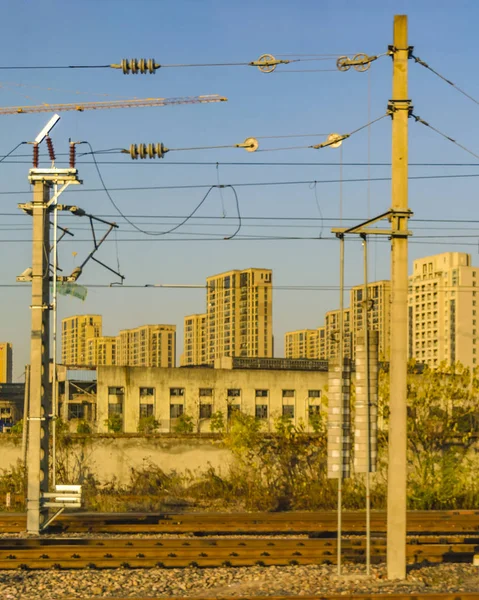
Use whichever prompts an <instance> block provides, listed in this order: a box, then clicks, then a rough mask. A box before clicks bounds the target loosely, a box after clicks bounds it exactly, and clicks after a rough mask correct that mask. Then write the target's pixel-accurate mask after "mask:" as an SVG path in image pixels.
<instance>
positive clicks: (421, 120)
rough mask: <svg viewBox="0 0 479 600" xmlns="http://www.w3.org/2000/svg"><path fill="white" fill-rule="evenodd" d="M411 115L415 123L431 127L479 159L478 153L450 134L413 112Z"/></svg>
mask: <svg viewBox="0 0 479 600" xmlns="http://www.w3.org/2000/svg"><path fill="white" fill-rule="evenodd" d="M411 116H412V117H413V118H414V119H415V121H416V123H421V125H425V126H426V127H429V129H432V130H433V131H435V132H436V133H438V134H439V135H440V136H442V137H443V138H444V139H446V140H448V141H449V142H452V143H453V144H454V145H456V146H458V147H459V148H461V149H462V150H464V151H465V152H467V153H468V154H471V155H472V156H474V158H477V159H479V154H476V153H475V152H473V151H472V150H469V148H467V147H466V146H464V145H463V144H460V143H459V142H458V141H456V140H455V139H454V138H452V137H451V136H449V135H447V134H446V133H444V132H442V131H440V130H439V129H437V128H436V127H433V126H432V125H431V124H430V123H428V122H427V121H425V120H424V119H421V117H419V116H417V115H414V114H412V115H411Z"/></svg>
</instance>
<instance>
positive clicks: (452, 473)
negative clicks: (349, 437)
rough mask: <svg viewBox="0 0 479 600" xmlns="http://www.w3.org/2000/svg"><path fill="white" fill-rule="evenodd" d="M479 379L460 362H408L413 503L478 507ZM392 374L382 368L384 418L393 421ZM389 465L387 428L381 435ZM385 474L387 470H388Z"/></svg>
mask: <svg viewBox="0 0 479 600" xmlns="http://www.w3.org/2000/svg"><path fill="white" fill-rule="evenodd" d="M478 392H479V386H478V380H477V378H476V376H474V375H473V374H471V371H470V370H469V369H467V368H465V367H464V366H463V365H461V364H460V363H456V364H454V365H452V366H448V365H447V364H446V363H443V364H441V365H439V367H438V368H437V369H430V368H428V367H422V366H421V368H419V366H417V365H415V363H414V362H411V363H410V364H409V366H408V380H407V394H408V397H407V411H408V419H407V425H408V464H409V469H408V503H409V507H410V508H412V509H442V508H461V507H464V508H466V507H471V508H472V507H473V506H476V505H477V503H478V502H479V490H478V489H477V488H478V486H477V483H476V481H477V473H478V465H477V461H476V460H475V459H474V456H473V452H472V446H473V444H474V443H475V441H476V439H477V431H478V428H477V423H478V410H477V396H478ZM388 407H389V374H388V373H384V372H383V373H380V381H379V407H378V409H379V410H378V413H379V419H380V421H379V422H380V426H381V424H383V425H384V426H386V428H387V424H388V421H389V408H388ZM379 442H380V449H379V454H380V456H381V455H382V456H383V459H382V461H380V464H381V466H382V469H383V471H384V472H385V470H386V466H387V457H386V455H387V431H386V432H385V433H384V431H383V435H382V436H381V435H380V437H379ZM383 475H384V476H385V473H383Z"/></svg>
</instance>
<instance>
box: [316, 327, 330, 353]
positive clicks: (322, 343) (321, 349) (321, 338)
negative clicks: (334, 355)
mask: <svg viewBox="0 0 479 600" xmlns="http://www.w3.org/2000/svg"><path fill="white" fill-rule="evenodd" d="M317 331H318V356H317V358H318V359H319V360H327V358H328V356H327V354H326V327H318V329H317Z"/></svg>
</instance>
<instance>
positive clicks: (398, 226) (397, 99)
mask: <svg viewBox="0 0 479 600" xmlns="http://www.w3.org/2000/svg"><path fill="white" fill-rule="evenodd" d="M392 59H393V89H392V100H391V104H390V109H391V114H392V157H391V162H392V172H391V177H392V190H391V191H392V206H391V226H392V227H391V229H392V247H391V359H390V415H389V463H388V506H387V574H388V578H389V579H405V577H406V500H407V498H406V484H407V407H406V401H407V331H408V330H407V292H408V238H407V235H408V217H409V210H408V117H409V109H410V102H409V100H408V59H409V48H408V39H407V16H405V15H395V17H394V43H393V48H392Z"/></svg>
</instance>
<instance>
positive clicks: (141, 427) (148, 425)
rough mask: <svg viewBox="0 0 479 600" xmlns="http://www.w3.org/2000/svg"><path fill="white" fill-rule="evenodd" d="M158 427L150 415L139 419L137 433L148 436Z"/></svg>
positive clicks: (157, 423)
mask: <svg viewBox="0 0 479 600" xmlns="http://www.w3.org/2000/svg"><path fill="white" fill-rule="evenodd" d="M159 426H160V423H159V422H158V421H157V420H156V419H155V417H154V416H153V415H150V416H149V417H141V419H140V420H139V421H138V433H144V434H146V435H148V434H150V433H154V432H155V431H156V430H157V429H158V427H159Z"/></svg>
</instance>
